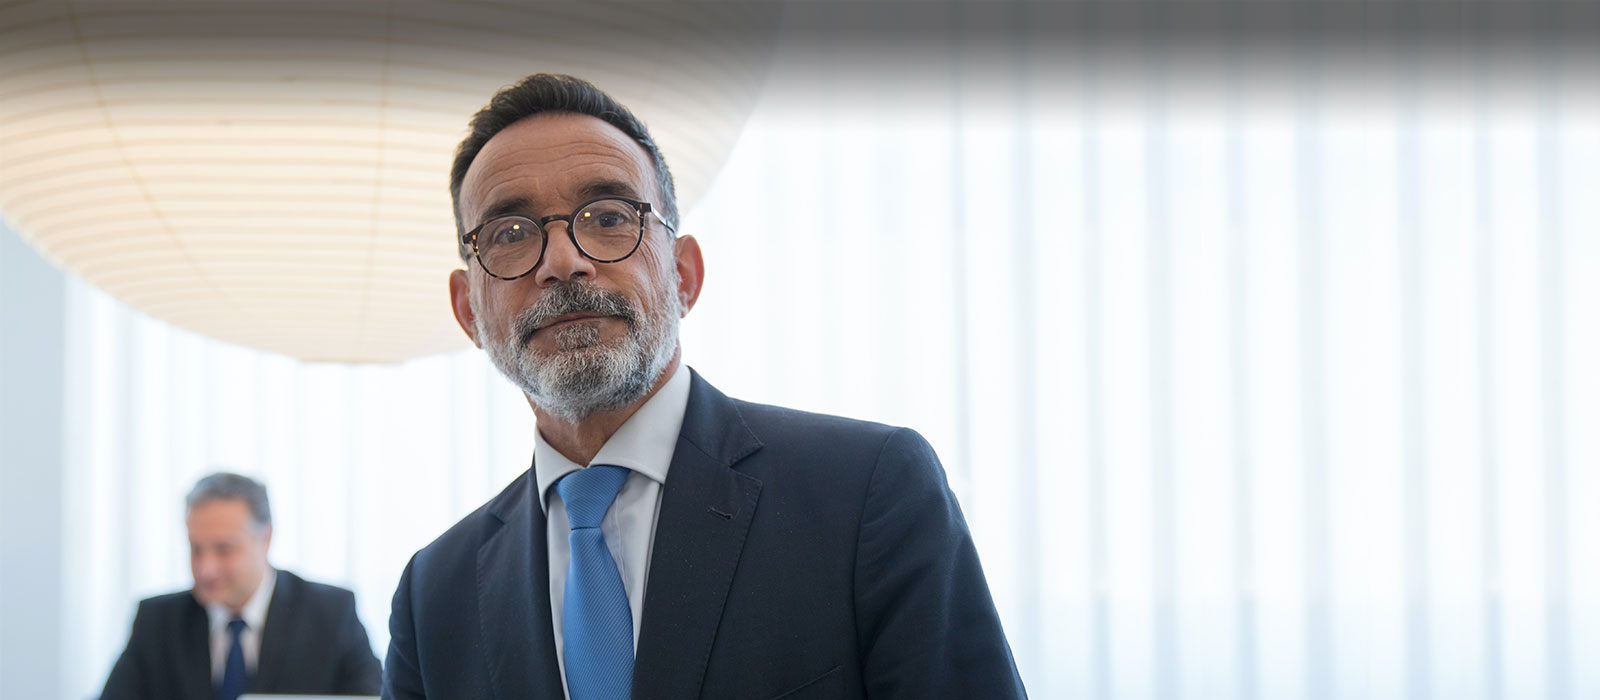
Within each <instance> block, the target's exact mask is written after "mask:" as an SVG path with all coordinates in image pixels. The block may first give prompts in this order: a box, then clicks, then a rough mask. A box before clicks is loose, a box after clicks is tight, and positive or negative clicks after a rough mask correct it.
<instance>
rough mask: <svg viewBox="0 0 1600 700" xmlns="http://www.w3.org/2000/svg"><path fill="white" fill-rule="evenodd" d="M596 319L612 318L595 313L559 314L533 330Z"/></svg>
mask: <svg viewBox="0 0 1600 700" xmlns="http://www.w3.org/2000/svg"><path fill="white" fill-rule="evenodd" d="M597 318H612V317H611V316H607V315H605V314H597V313H589V312H576V313H570V314H561V315H560V316H557V317H555V318H552V319H550V320H549V321H547V322H545V323H544V324H542V325H540V326H539V327H538V328H536V329H535V330H536V331H537V330H544V329H546V328H550V327H553V326H559V325H561V324H563V323H568V322H571V321H587V320H590V319H597Z"/></svg>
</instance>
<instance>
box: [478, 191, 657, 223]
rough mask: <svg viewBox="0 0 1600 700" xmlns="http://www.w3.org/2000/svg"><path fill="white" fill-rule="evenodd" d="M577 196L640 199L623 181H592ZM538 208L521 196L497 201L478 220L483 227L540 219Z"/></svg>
mask: <svg viewBox="0 0 1600 700" xmlns="http://www.w3.org/2000/svg"><path fill="white" fill-rule="evenodd" d="M576 194H577V197H578V199H580V200H582V201H586V202H587V201H590V200H594V199H601V198H604V197H626V198H628V199H639V194H638V191H637V190H635V189H634V188H633V185H630V184H628V183H626V182H623V181H621V180H592V181H590V182H586V183H584V184H582V185H579V186H578V190H577V193H576ZM537 207H538V205H537V204H535V203H534V201H533V200H532V199H529V198H528V197H523V196H521V195H518V196H514V197H506V198H504V199H500V200H496V201H495V202H494V203H493V204H492V205H490V206H489V207H487V208H485V209H484V210H483V214H482V215H481V216H480V217H479V219H478V225H480V226H481V225H483V223H484V222H486V221H490V220H492V219H497V218H499V217H502V216H510V215H512V214H516V215H518V216H526V217H529V218H532V219H537V218H539V217H538V216H537V215H536V212H535V211H534V210H535V209H536V208H537ZM569 213H570V212H569Z"/></svg>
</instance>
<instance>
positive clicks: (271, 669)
mask: <svg viewBox="0 0 1600 700" xmlns="http://www.w3.org/2000/svg"><path fill="white" fill-rule="evenodd" d="M297 584H298V581H297V580H296V579H295V576H294V574H290V573H287V572H284V571H279V572H278V581H277V583H274V584H273V586H272V602H270V603H268V604H267V619H266V621H265V622H264V623H263V624H262V629H261V654H260V656H258V657H257V659H256V673H255V676H253V677H252V678H251V679H250V689H251V690H256V691H271V690H275V689H277V688H279V687H280V686H279V684H278V676H280V675H282V669H281V668H280V667H281V666H283V664H284V662H285V657H287V656H288V655H289V653H290V647H289V640H290V639H292V638H294V637H295V634H294V633H293V632H294V631H293V630H292V629H290V627H292V626H293V625H295V624H296V621H297V620H299V619H300V616H299V615H298V614H296V612H295V607H296V606H297V605H298V603H299V596H298V595H296V594H297V593H299V590H300V589H299V587H298V586H297Z"/></svg>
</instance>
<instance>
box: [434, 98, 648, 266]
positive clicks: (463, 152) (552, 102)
mask: <svg viewBox="0 0 1600 700" xmlns="http://www.w3.org/2000/svg"><path fill="white" fill-rule="evenodd" d="M546 112H556V113H562V112H564V113H568V114H584V115H588V116H591V117H595V118H597V119H599V120H601V121H604V122H605V123H607V124H610V125H612V126H614V127H617V128H618V129H620V130H621V131H622V133H624V134H627V135H628V138H631V139H633V140H634V142H635V143H637V144H639V145H640V146H642V147H644V152H645V153H648V154H650V162H651V163H652V164H653V165H654V166H655V171H656V183H657V184H658V185H659V186H660V188H661V198H662V200H663V201H661V202H659V205H660V208H661V218H663V219H666V220H667V223H670V224H672V225H673V227H674V228H676V227H677V225H678V194H677V191H676V189H675V188H674V187H673V185H672V171H670V170H668V169H667V161H666V159H665V158H662V157H661V149H659V148H656V142H655V140H653V139H651V138H650V130H649V129H646V128H645V126H644V122H641V121H639V118H638V117H635V116H633V112H630V111H628V108H627V107H624V106H622V103H620V102H617V101H616V100H614V99H612V98H611V96H610V95H607V94H606V93H605V92H603V91H601V90H600V88H597V87H595V86H594V85H593V84H591V83H589V82H588V81H586V80H582V79H580V78H574V77H572V76H570V75H560V74H554V73H535V74H534V75H530V76H528V77H526V78H523V79H522V81H521V82H518V83H517V84H515V85H512V86H510V87H507V88H502V89H501V90H500V91H499V92H497V93H495V95H494V97H493V98H491V99H490V100H489V104H488V105H485V106H484V108H483V109H480V110H478V113H477V114H474V115H472V121H471V122H469V123H468V125H467V127H468V129H469V130H470V132H471V133H469V134H467V137H466V138H465V139H462V141H461V145H460V146H458V147H456V159H455V162H454V163H453V164H452V165H451V166H450V208H451V209H452V210H454V212H455V217H456V237H457V239H458V246H457V247H458V250H459V252H460V254H461V258H462V259H463V260H465V259H466V258H467V257H468V256H469V255H470V252H469V251H468V250H467V248H466V246H462V245H459V238H460V236H461V235H462V234H465V233H466V226H465V222H464V221H463V220H462V218H461V183H462V181H464V180H466V178H467V168H469V167H471V166H472V160H473V159H474V158H477V157H478V152H479V151H482V150H483V146H484V144H486V143H488V142H489V139H492V138H494V135H495V134H498V133H500V132H501V130H503V129H505V128H506V127H508V126H511V125H512V124H515V123H517V122H519V121H521V120H523V119H526V118H527V117H531V116H533V115H535V114H543V113H546Z"/></svg>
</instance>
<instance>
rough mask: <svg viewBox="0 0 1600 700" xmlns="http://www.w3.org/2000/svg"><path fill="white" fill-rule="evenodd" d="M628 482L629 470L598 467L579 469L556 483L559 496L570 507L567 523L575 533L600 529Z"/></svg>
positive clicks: (599, 465)
mask: <svg viewBox="0 0 1600 700" xmlns="http://www.w3.org/2000/svg"><path fill="white" fill-rule="evenodd" d="M627 479H628V470H627V469H626V468H624V467H614V466H610V465H605V464H597V465H595V466H592V467H589V468H588V469H579V470H578V471H575V472H572V473H570V474H568V475H566V476H564V477H561V480H560V481H557V482H556V493H558V494H561V503H562V504H563V505H565V506H566V507H567V522H568V523H569V524H571V526H572V529H574V530H577V529H580V528H587V527H600V520H601V519H602V518H604V517H605V516H606V511H607V510H610V509H611V502H612V501H614V500H616V498H617V491H619V490H621V489H622V482H624V481H626V480H627Z"/></svg>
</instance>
